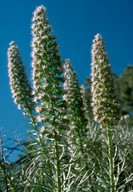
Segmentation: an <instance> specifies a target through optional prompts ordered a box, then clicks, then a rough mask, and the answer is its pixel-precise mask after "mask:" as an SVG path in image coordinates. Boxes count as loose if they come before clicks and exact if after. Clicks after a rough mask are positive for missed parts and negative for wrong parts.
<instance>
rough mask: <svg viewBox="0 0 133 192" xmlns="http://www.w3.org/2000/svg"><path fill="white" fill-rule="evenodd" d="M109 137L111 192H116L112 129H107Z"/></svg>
mask: <svg viewBox="0 0 133 192" xmlns="http://www.w3.org/2000/svg"><path fill="white" fill-rule="evenodd" d="M107 134H108V135H107V137H108V156H109V180H110V192H114V188H115V185H114V163H113V141H112V135H111V130H110V127H109V126H108V127H107Z"/></svg>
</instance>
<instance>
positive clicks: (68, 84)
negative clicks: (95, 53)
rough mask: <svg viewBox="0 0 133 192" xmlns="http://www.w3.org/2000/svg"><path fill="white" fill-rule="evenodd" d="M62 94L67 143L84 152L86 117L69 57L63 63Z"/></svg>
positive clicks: (73, 148)
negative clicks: (66, 124) (67, 127)
mask: <svg viewBox="0 0 133 192" xmlns="http://www.w3.org/2000/svg"><path fill="white" fill-rule="evenodd" d="M63 88H64V96H63V99H64V101H65V102H66V105H67V114H66V115H67V118H68V120H69V131H68V135H69V144H70V146H71V148H72V151H73V150H75V149H77V148H78V146H79V148H80V152H81V153H82V155H83V154H84V147H83V138H84V134H85V126H86V119H85V117H84V113H83V103H82V98H81V93H80V86H79V82H78V78H77V75H76V73H75V71H74V69H73V67H72V64H71V62H70V60H69V59H66V60H65V63H64V85H63Z"/></svg>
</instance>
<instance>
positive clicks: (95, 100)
mask: <svg viewBox="0 0 133 192" xmlns="http://www.w3.org/2000/svg"><path fill="white" fill-rule="evenodd" d="M91 66H92V74H91V76H92V78H91V81H92V87H91V93H92V106H93V113H94V118H95V120H96V121H97V122H99V123H100V125H101V127H103V128H106V126H111V127H112V126H114V125H116V124H117V123H118V120H119V106H118V101H117V99H116V92H115V86H114V74H113V73H112V72H111V65H110V64H109V59H108V57H107V52H106V50H105V46H104V43H103V40H102V38H101V36H100V35H99V34H97V35H96V36H95V38H94V40H93V46H92V63H91Z"/></svg>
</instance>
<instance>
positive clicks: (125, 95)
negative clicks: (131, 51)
mask: <svg viewBox="0 0 133 192" xmlns="http://www.w3.org/2000/svg"><path fill="white" fill-rule="evenodd" d="M117 82H118V88H119V93H120V94H119V98H120V101H121V105H122V112H123V113H129V112H133V65H128V66H127V67H126V69H125V71H124V72H123V73H122V74H121V75H120V76H119V77H118V80H117Z"/></svg>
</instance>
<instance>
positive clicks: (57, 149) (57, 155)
mask: <svg viewBox="0 0 133 192" xmlns="http://www.w3.org/2000/svg"><path fill="white" fill-rule="evenodd" d="M54 134H55V149H56V160H57V182H58V192H61V170H60V167H61V165H60V155H59V148H58V135H57V132H56V131H54Z"/></svg>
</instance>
